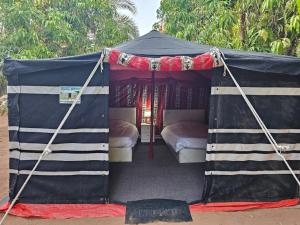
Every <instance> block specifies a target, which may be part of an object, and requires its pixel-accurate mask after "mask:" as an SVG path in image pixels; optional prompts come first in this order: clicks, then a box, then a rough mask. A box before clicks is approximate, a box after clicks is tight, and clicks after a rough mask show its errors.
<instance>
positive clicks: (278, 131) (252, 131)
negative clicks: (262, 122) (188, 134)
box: [208, 129, 300, 134]
mask: <svg viewBox="0 0 300 225" xmlns="http://www.w3.org/2000/svg"><path fill="white" fill-rule="evenodd" d="M269 131H270V132H271V133H273V134H299V133H300V129H269ZM208 133H214V134H218V133H236V134H242V133H243V134H244V133H245V134H263V133H264V131H263V130H262V129H209V130H208Z"/></svg>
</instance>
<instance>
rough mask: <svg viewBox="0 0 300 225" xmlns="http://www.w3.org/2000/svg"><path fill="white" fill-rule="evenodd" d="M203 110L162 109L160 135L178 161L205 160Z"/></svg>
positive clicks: (205, 136) (205, 128) (205, 133)
mask: <svg viewBox="0 0 300 225" xmlns="http://www.w3.org/2000/svg"><path fill="white" fill-rule="evenodd" d="M204 122H205V111H204V110H198V109H197V110H164V113H163V125H164V129H163V130H162V132H161V136H162V138H163V139H164V141H165V143H166V144H167V145H168V147H169V149H170V150H171V152H172V153H173V154H174V155H175V156H176V158H177V160H178V162H179V163H198V162H205V156H206V145H207V136H208V126H207V125H206V124H205V123H204Z"/></svg>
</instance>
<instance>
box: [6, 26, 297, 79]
mask: <svg viewBox="0 0 300 225" xmlns="http://www.w3.org/2000/svg"><path fill="white" fill-rule="evenodd" d="M114 48H115V49H117V50H119V51H121V52H125V53H128V54H133V55H138V56H147V57H160V56H175V55H179V56H180V55H186V56H195V55H200V54H203V53H206V52H209V51H210V49H211V48H212V46H208V45H200V44H196V43H193V42H188V41H185V40H181V39H178V38H175V37H171V36H168V35H166V34H162V33H160V32H158V31H154V30H153V31H151V32H149V33H147V34H145V35H143V36H141V37H138V38H136V39H134V40H132V41H128V42H125V43H123V44H120V45H117V46H115V47H114ZM220 50H221V52H223V53H224V56H225V61H226V63H227V64H228V66H229V67H231V68H237V69H242V70H249V71H256V72H263V73H275V74H285V75H300V70H299V68H300V59H298V58H296V57H290V56H279V55H273V54H266V53H256V52H243V51H237V50H230V49H220ZM100 54H101V52H98V53H93V54H88V55H81V56H73V57H63V58H56V59H44V60H13V59H6V60H5V67H4V74H6V75H10V74H13V73H19V74H24V73H31V72H39V71H43V70H49V69H59V68H65V67H72V66H76V65H84V64H94V63H95V62H96V61H97V60H98V59H99V57H100ZM33 64H34V66H32V65H33Z"/></svg>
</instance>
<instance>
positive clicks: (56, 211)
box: [0, 203, 126, 219]
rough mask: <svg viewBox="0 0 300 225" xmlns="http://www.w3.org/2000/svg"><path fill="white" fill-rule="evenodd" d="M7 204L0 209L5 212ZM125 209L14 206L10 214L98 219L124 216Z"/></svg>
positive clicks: (97, 205)
mask: <svg viewBox="0 0 300 225" xmlns="http://www.w3.org/2000/svg"><path fill="white" fill-rule="evenodd" d="M8 207H9V203H6V204H5V205H4V206H2V207H0V211H5V210H7V209H8ZM125 209H126V207H125V206H123V205H119V204H21V203H18V204H16V205H15V206H14V207H13V209H12V210H11V212H10V214H12V215H15V216H21V217H41V218H46V219H50V218H56V219H68V218H87V217H91V218H100V217H117V216H125Z"/></svg>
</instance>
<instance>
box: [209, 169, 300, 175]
mask: <svg viewBox="0 0 300 225" xmlns="http://www.w3.org/2000/svg"><path fill="white" fill-rule="evenodd" d="M294 172H295V173H296V174H299V173H300V170H294ZM272 174H274V175H285V174H287V175H290V174H291V172H290V171H289V170H260V171H249V170H239V171H205V175H208V176H209V175H222V176H228V175H229V176H233V175H272Z"/></svg>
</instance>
